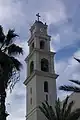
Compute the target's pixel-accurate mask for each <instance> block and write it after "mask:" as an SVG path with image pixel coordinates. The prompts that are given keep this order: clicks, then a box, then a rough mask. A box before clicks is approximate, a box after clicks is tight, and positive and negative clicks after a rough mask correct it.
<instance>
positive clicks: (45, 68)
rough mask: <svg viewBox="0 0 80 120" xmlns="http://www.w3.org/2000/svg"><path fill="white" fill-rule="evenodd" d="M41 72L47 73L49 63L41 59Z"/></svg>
mask: <svg viewBox="0 0 80 120" xmlns="http://www.w3.org/2000/svg"><path fill="white" fill-rule="evenodd" d="M41 70H42V71H45V72H48V71H49V63H48V60H47V59H45V58H43V59H41Z"/></svg>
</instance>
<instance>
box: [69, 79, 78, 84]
mask: <svg viewBox="0 0 80 120" xmlns="http://www.w3.org/2000/svg"><path fill="white" fill-rule="evenodd" d="M69 81H71V82H73V83H76V84H77V85H80V81H79V80H69Z"/></svg>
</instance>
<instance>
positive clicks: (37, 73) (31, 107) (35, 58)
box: [24, 14, 58, 120]
mask: <svg viewBox="0 0 80 120" xmlns="http://www.w3.org/2000/svg"><path fill="white" fill-rule="evenodd" d="M36 16H37V17H38V20H36V21H35V23H34V24H33V25H32V26H31V28H30V33H31V37H30V39H29V40H28V46H29V55H28V56H27V58H26V59H25V61H26V63H27V79H26V80H25V81H24V84H25V85H26V90H27V96H26V98H27V100H26V101H27V104H26V107H27V111H26V120H45V116H44V115H43V113H41V111H40V110H39V108H38V106H39V105H41V103H42V102H44V101H45V100H46V101H48V102H49V104H51V105H52V106H53V107H54V103H55V100H56V98H57V95H56V78H57V77H58V75H56V74H55V70H54V55H55V53H54V52H51V51H50V40H51V36H49V35H48V33H47V28H48V26H47V25H46V23H45V24H44V23H43V22H41V21H40V20H39V17H40V15H39V14H37V15H36Z"/></svg>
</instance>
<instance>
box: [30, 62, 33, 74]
mask: <svg viewBox="0 0 80 120" xmlns="http://www.w3.org/2000/svg"><path fill="white" fill-rule="evenodd" d="M33 70H34V62H33V61H32V62H31V63H30V73H32V72H33Z"/></svg>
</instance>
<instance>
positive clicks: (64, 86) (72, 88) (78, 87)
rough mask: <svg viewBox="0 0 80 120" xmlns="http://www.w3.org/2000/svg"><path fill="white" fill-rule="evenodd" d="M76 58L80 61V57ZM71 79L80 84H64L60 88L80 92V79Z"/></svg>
mask: <svg viewBox="0 0 80 120" xmlns="http://www.w3.org/2000/svg"><path fill="white" fill-rule="evenodd" d="M74 59H75V60H76V61H77V62H79V63H80V59H77V58H74ZM69 81H70V82H72V83H75V84H77V85H79V86H71V85H62V86H60V87H59V90H64V91H69V92H76V93H80V81H79V80H69Z"/></svg>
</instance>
